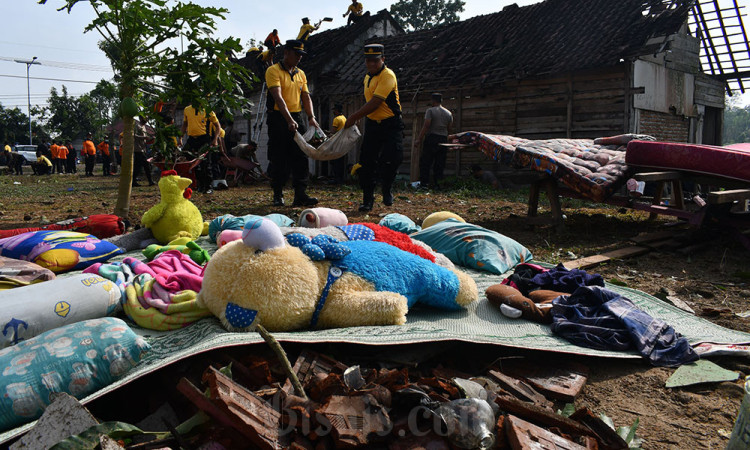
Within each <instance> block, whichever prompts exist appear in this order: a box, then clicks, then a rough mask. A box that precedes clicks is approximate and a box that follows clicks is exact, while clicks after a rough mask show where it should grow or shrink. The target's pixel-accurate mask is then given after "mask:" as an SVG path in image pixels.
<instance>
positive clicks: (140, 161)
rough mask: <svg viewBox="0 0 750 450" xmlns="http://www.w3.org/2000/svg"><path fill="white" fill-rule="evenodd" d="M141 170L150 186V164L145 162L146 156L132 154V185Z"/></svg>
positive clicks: (143, 154)
mask: <svg viewBox="0 0 750 450" xmlns="http://www.w3.org/2000/svg"><path fill="white" fill-rule="evenodd" d="M141 170H143V171H144V172H145V173H146V179H147V180H148V184H152V183H153V181H152V180H151V164H149V163H148V161H147V160H146V154H145V153H144V152H133V183H135V177H137V176H138V173H139V172H140V171H141Z"/></svg>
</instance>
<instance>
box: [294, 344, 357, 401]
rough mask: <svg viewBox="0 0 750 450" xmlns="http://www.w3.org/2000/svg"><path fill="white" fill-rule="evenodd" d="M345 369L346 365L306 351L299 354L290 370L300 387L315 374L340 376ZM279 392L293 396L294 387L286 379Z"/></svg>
mask: <svg viewBox="0 0 750 450" xmlns="http://www.w3.org/2000/svg"><path fill="white" fill-rule="evenodd" d="M346 369H347V366H346V364H342V363H340V362H338V361H336V360H334V359H332V358H329V357H327V356H325V355H321V354H319V353H316V352H312V351H308V350H303V351H302V353H300V355H299V357H298V358H297V361H295V363H294V367H293V368H292V370H293V371H294V373H296V374H297V378H299V382H300V383H302V386H304V385H305V384H306V383H307V382H308V381H310V380H312V379H313V378H314V377H315V376H316V375H317V374H330V373H339V374H342V373H344V371H345V370H346ZM281 390H283V391H284V392H285V393H286V394H287V395H289V394H293V393H294V387H293V386H292V382H291V380H289V379H287V380H286V382H285V383H284V386H283V387H282V388H281Z"/></svg>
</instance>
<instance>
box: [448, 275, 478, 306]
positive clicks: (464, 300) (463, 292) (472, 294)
mask: <svg viewBox="0 0 750 450" xmlns="http://www.w3.org/2000/svg"><path fill="white" fill-rule="evenodd" d="M453 273H455V274H456V276H457V277H458V283H459V288H458V295H456V303H458V304H459V305H460V306H466V305H468V304H469V303H472V302H475V301H477V300H478V299H479V289H477V283H476V282H475V281H474V279H473V278H471V277H470V276H469V275H468V274H467V273H465V272H462V271H460V270H453Z"/></svg>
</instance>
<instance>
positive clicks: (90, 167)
mask: <svg viewBox="0 0 750 450" xmlns="http://www.w3.org/2000/svg"><path fill="white" fill-rule="evenodd" d="M81 155H82V156H83V157H84V158H85V159H86V160H85V162H86V175H85V176H87V177H93V176H94V166H95V165H96V144H94V141H93V140H92V135H91V133H88V134H87V135H86V140H85V141H83V148H82V149H81Z"/></svg>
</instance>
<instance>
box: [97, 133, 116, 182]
mask: <svg viewBox="0 0 750 450" xmlns="http://www.w3.org/2000/svg"><path fill="white" fill-rule="evenodd" d="M96 149H97V150H99V153H101V154H102V176H105V177H108V176H110V175H111V174H110V173H109V169H110V165H111V164H112V160H111V158H110V157H109V144H107V141H105V140H102V141H101V142H100V143H99V145H97V146H96Z"/></svg>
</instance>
